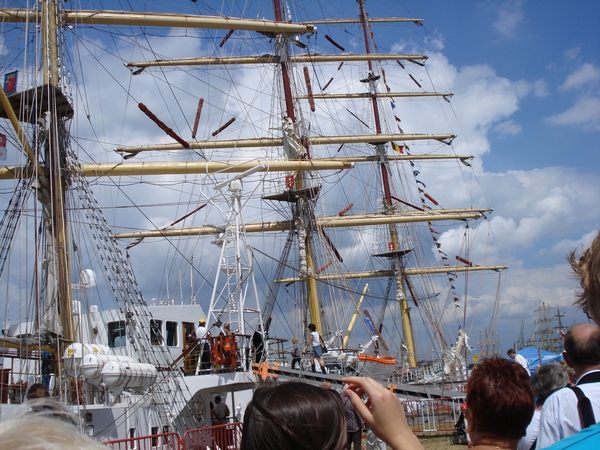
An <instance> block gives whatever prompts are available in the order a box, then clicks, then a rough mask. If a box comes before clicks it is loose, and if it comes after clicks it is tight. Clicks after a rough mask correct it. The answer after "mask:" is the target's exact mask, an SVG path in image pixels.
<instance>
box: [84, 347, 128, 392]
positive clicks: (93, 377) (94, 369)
mask: <svg viewBox="0 0 600 450" xmlns="http://www.w3.org/2000/svg"><path fill="white" fill-rule="evenodd" d="M111 361H118V362H133V359H131V358H130V357H129V356H121V355H100V354H87V355H85V356H84V357H83V360H82V361H81V366H80V371H81V375H82V376H83V380H84V381H85V382H86V383H90V384H93V385H94V386H100V383H101V382H102V368H103V367H104V366H105V364H106V363H109V362H111Z"/></svg>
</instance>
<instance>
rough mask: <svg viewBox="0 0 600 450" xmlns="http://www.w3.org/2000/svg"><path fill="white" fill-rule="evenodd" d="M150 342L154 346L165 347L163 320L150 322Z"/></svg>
mask: <svg viewBox="0 0 600 450" xmlns="http://www.w3.org/2000/svg"><path fill="white" fill-rule="evenodd" d="M150 342H151V343H152V345H163V337H162V320H155V319H151V320H150Z"/></svg>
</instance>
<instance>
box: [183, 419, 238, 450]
mask: <svg viewBox="0 0 600 450" xmlns="http://www.w3.org/2000/svg"><path fill="white" fill-rule="evenodd" d="M181 440H182V445H183V446H182V449H183V450H206V449H207V448H208V449H211V450H217V448H219V449H221V450H238V449H239V448H240V443H241V442H242V424H241V422H234V423H228V424H225V425H218V426H215V427H208V428H198V429H196V430H188V431H186V432H185V433H184V434H183V437H182V438H181Z"/></svg>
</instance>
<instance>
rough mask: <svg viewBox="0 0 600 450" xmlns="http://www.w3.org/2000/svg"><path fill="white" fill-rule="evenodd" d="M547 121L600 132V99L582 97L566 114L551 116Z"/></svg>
mask: <svg viewBox="0 0 600 450" xmlns="http://www.w3.org/2000/svg"><path fill="white" fill-rule="evenodd" d="M546 120H547V121H548V122H550V123H551V124H554V125H573V126H580V127H582V128H584V129H592V130H600V98H598V97H581V98H579V99H577V100H576V101H575V104H574V105H573V106H572V107H571V108H569V109H568V110H566V111H565V112H563V113H560V114H556V115H554V116H550V117H548V118H546Z"/></svg>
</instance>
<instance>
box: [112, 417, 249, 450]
mask: <svg viewBox="0 0 600 450" xmlns="http://www.w3.org/2000/svg"><path fill="white" fill-rule="evenodd" d="M241 442H242V423H241V422H234V423H227V424H224V425H216V426H213V427H206V428H197V429H194V430H188V431H186V432H185V433H184V434H183V436H180V435H179V434H178V433H175V432H171V433H161V434H153V435H151V436H139V437H133V438H126V439H115V440H112V441H107V442H104V445H105V446H107V447H109V448H112V449H113V450H206V449H214V450H238V449H239V448H240V444H241Z"/></svg>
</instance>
